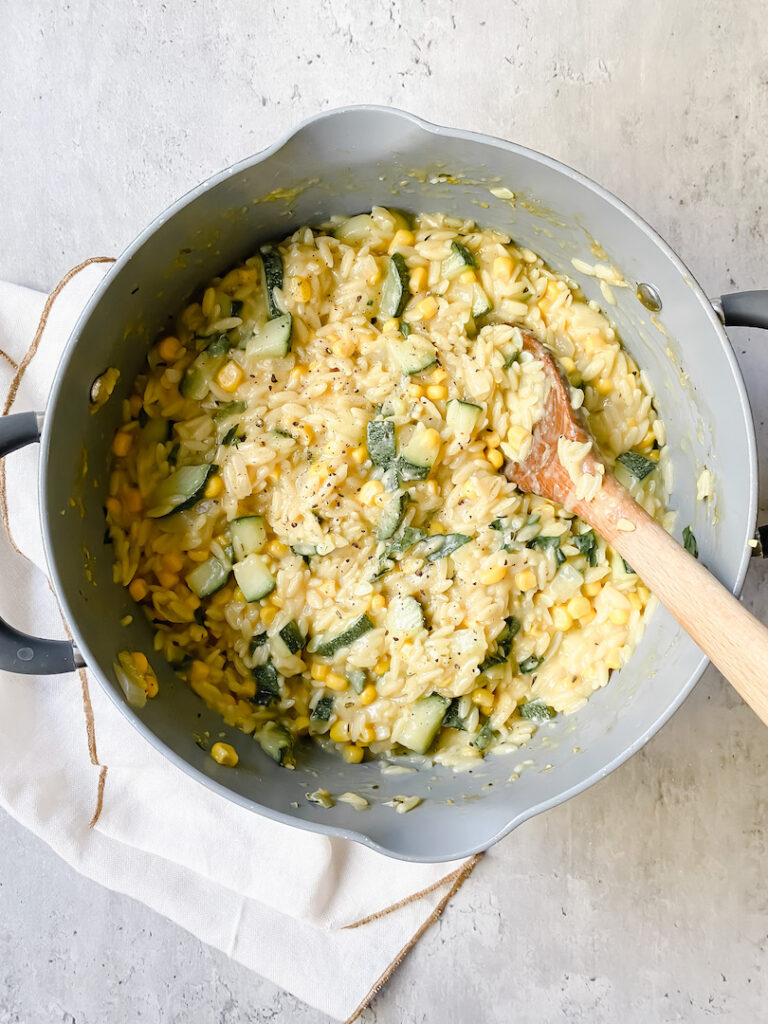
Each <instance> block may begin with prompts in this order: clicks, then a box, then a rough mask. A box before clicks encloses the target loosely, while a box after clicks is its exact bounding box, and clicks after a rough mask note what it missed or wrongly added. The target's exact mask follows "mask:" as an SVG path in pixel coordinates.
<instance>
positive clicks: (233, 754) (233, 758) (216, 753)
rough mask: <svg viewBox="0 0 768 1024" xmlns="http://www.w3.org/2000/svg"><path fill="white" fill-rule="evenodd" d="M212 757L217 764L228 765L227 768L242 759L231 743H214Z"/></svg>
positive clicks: (232, 766)
mask: <svg viewBox="0 0 768 1024" xmlns="http://www.w3.org/2000/svg"><path fill="white" fill-rule="evenodd" d="M211 757H212V758H213V760H214V761H216V763H217V764H223V765H226V767H227V768H234V767H235V765H236V764H237V762H238V761H239V760H240V758H239V757H238V756H237V751H236V750H235V748H234V747H233V746H232V744H231V743H214V744H213V746H212V747H211Z"/></svg>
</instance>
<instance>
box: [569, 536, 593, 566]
mask: <svg viewBox="0 0 768 1024" xmlns="http://www.w3.org/2000/svg"><path fill="white" fill-rule="evenodd" d="M572 539H573V543H574V545H575V546H576V547H577V548H578V549H579V551H580V552H581V554H582V555H584V557H585V558H586V560H587V565H590V566H593V567H594V566H595V565H597V553H598V547H597V537H596V536H595V531H594V530H586V531H585V532H584V533H577V534H574V536H573V538H572Z"/></svg>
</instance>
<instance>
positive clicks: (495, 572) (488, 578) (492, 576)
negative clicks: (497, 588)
mask: <svg viewBox="0 0 768 1024" xmlns="http://www.w3.org/2000/svg"><path fill="white" fill-rule="evenodd" d="M527 571H528V572H530V569H529V570H527ZM506 575H507V567H506V565H494V566H493V567H492V568H490V569H486V570H485V571H484V572H481V573H480V582H481V583H482V584H483V585H484V586H486V587H488V586H492V585H493V584H494V583H501V581H502V580H503V579H504V577H505V576H506ZM518 575H522V573H518ZM531 575H532V576H533V573H531ZM534 586H536V577H535V576H534V577H533V584H532V586H531V587H526V588H525V589H526V590H531V589H532V587H534ZM521 589H522V588H521Z"/></svg>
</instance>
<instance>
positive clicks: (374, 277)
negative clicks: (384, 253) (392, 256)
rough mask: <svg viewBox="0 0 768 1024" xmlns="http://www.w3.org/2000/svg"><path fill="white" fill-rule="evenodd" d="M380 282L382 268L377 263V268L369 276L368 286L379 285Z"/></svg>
mask: <svg viewBox="0 0 768 1024" xmlns="http://www.w3.org/2000/svg"><path fill="white" fill-rule="evenodd" d="M380 280H381V267H380V266H379V265H378V263H377V264H376V266H375V267H374V268H373V270H372V271H371V273H370V274H369V275H368V277H367V281H368V284H371V285H373V284H378V282H379V281H380Z"/></svg>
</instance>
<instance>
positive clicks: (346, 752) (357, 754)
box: [341, 743, 365, 764]
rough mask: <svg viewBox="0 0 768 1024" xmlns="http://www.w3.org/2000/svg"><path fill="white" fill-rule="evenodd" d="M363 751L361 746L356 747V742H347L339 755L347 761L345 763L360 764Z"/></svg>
mask: <svg viewBox="0 0 768 1024" xmlns="http://www.w3.org/2000/svg"><path fill="white" fill-rule="evenodd" d="M364 753H365V751H364V750H363V748H362V747H358V746H357V744H356V743H348V744H347V746H346V747H344V749H343V750H342V752H341V756H342V757H343V758H344V760H345V761H346V762H347V764H360V762H361V761H362V760H363V754H364Z"/></svg>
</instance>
